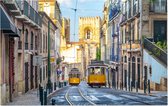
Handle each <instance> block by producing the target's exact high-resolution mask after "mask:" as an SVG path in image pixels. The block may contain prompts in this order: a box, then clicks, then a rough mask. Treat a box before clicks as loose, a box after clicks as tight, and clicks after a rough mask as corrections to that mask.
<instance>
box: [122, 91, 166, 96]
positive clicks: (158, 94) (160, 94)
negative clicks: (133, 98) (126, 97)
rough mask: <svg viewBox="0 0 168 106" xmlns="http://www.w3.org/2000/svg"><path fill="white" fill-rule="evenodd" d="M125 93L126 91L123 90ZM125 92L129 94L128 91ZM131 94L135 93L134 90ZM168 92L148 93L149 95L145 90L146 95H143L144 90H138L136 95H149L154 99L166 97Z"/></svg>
mask: <svg viewBox="0 0 168 106" xmlns="http://www.w3.org/2000/svg"><path fill="white" fill-rule="evenodd" d="M123 91H126V90H123ZM126 92H129V91H128V90H127V91H126ZM130 92H133V93H137V92H136V89H133V90H132V91H130ZM167 93H168V92H167V91H150V94H148V90H146V94H145V93H144V90H140V89H138V94H143V95H149V96H155V97H168V94H167Z"/></svg>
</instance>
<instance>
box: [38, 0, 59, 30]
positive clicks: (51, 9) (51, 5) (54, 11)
mask: <svg viewBox="0 0 168 106" xmlns="http://www.w3.org/2000/svg"><path fill="white" fill-rule="evenodd" d="M39 11H44V12H46V14H47V15H48V16H49V17H50V18H51V19H52V21H53V22H54V23H55V24H56V25H57V27H61V24H62V21H61V10H60V6H59V3H58V2H57V1H56V0H39Z"/></svg>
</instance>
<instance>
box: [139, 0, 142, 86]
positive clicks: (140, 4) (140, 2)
mask: <svg viewBox="0 0 168 106" xmlns="http://www.w3.org/2000/svg"><path fill="white" fill-rule="evenodd" d="M139 8H140V31H139V35H140V36H139V39H140V53H141V57H140V59H141V62H140V64H141V67H140V68H141V75H140V76H141V78H140V79H143V77H142V76H143V48H142V43H143V41H142V0H140V1H139ZM141 81H142V80H141ZM140 88H141V84H140Z"/></svg>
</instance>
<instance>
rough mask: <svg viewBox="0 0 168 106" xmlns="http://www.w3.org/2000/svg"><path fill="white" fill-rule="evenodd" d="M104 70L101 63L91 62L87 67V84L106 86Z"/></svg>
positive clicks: (103, 65)
mask: <svg viewBox="0 0 168 106" xmlns="http://www.w3.org/2000/svg"><path fill="white" fill-rule="evenodd" d="M106 68H107V65H105V64H104V62H103V61H91V64H90V65H89V66H88V67H87V73H86V75H87V83H88V85H89V86H91V87H93V86H98V87H99V88H100V87H101V86H106Z"/></svg>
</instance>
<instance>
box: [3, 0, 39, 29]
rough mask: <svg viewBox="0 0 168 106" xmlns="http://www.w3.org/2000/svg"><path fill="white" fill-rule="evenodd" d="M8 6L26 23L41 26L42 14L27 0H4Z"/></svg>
mask: <svg viewBox="0 0 168 106" xmlns="http://www.w3.org/2000/svg"><path fill="white" fill-rule="evenodd" d="M3 2H4V4H5V5H6V6H7V8H8V9H9V10H10V11H11V12H12V14H13V15H14V16H15V17H16V18H17V19H20V20H22V21H23V22H24V23H27V24H30V25H31V26H33V27H36V28H37V29H39V28H40V27H41V23H42V19H41V16H40V15H39V14H38V12H36V11H35V10H34V9H33V7H32V6H31V5H30V4H29V3H28V2H27V1H25V0H3Z"/></svg>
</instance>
